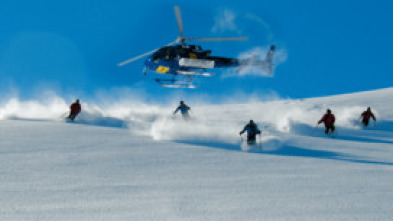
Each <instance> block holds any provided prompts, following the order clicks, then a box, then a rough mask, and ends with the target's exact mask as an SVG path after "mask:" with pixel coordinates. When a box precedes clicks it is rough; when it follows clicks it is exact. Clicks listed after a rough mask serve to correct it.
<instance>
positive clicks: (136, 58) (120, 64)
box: [117, 41, 177, 67]
mask: <svg viewBox="0 0 393 221" xmlns="http://www.w3.org/2000/svg"><path fill="white" fill-rule="evenodd" d="M176 43H177V41H174V42H171V43H169V44H167V45H166V46H171V45H173V44H176ZM159 49H160V48H157V49H154V50H152V51H149V52H146V53H144V54H141V55H138V56H136V57H133V58H130V59H128V60H126V61H123V62H121V63H119V64H117V66H119V67H121V66H123V65H126V64H128V63H130V62H133V61H135V60H138V59H140V58H143V57H145V56H147V55H149V54H152V53H154V52H156V51H158V50H159Z"/></svg>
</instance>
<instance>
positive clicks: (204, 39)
mask: <svg viewBox="0 0 393 221" xmlns="http://www.w3.org/2000/svg"><path fill="white" fill-rule="evenodd" d="M185 40H187V41H247V40H248V37H234V38H186V39H185Z"/></svg>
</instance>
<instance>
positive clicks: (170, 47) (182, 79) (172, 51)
mask: <svg viewBox="0 0 393 221" xmlns="http://www.w3.org/2000/svg"><path fill="white" fill-rule="evenodd" d="M174 12H175V16H176V21H177V27H178V30H179V36H178V37H177V39H176V40H175V41H173V42H171V43H169V44H167V45H165V46H163V47H160V48H157V49H154V50H152V51H149V52H146V53H144V54H141V55H139V56H136V57H133V58H130V59H128V60H126V61H123V62H121V63H119V64H118V66H123V65H126V64H128V63H130V62H133V61H136V60H138V59H141V58H143V57H146V56H148V57H147V58H146V60H145V67H144V70H143V74H144V75H146V72H147V71H152V72H155V73H158V74H163V75H168V76H171V77H170V78H155V81H156V82H157V83H159V84H161V86H163V87H170V88H197V87H198V86H197V85H194V84H193V79H194V78H195V77H196V76H203V77H211V76H213V75H214V73H212V72H207V70H210V69H215V68H234V67H238V68H239V69H238V70H241V68H242V67H244V66H250V65H251V66H259V67H262V68H263V69H264V70H265V71H266V72H268V73H269V74H272V73H273V68H274V67H273V62H272V59H273V54H274V51H275V46H274V45H271V46H270V50H269V52H268V54H267V56H266V59H265V60H256V59H254V58H250V59H237V58H226V57H219V56H211V50H204V49H202V47H201V46H199V45H193V44H186V42H187V41H198V42H207V41H246V40H247V39H248V37H220V38H189V37H185V36H184V35H183V21H182V17H181V13H180V8H179V6H174Z"/></svg>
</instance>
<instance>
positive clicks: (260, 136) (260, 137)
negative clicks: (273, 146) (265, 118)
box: [259, 132, 263, 150]
mask: <svg viewBox="0 0 393 221" xmlns="http://www.w3.org/2000/svg"><path fill="white" fill-rule="evenodd" d="M259 148H261V150H263V149H262V132H261V133H260V134H259Z"/></svg>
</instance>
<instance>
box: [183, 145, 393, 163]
mask: <svg viewBox="0 0 393 221" xmlns="http://www.w3.org/2000/svg"><path fill="white" fill-rule="evenodd" d="M178 143H183V144H188V145H194V146H205V147H209V148H214V149H224V150H230V151H236V152H247V153H253V154H261V155H276V156H290V157H293V156H295V157H307V158H316V159H327V160H338V161H345V162H352V163H363V164H379V165H385V166H393V163H392V162H381V161H373V160H368V159H362V158H361V157H358V156H355V155H351V154H342V153H338V152H334V151H326V150H313V149H305V148H300V147H295V146H285V145H284V146H280V147H277V148H275V149H271V150H260V149H258V148H256V147H255V148H253V149H251V150H250V151H242V150H241V148H240V144H229V143H217V142H205V141H178Z"/></svg>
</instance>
